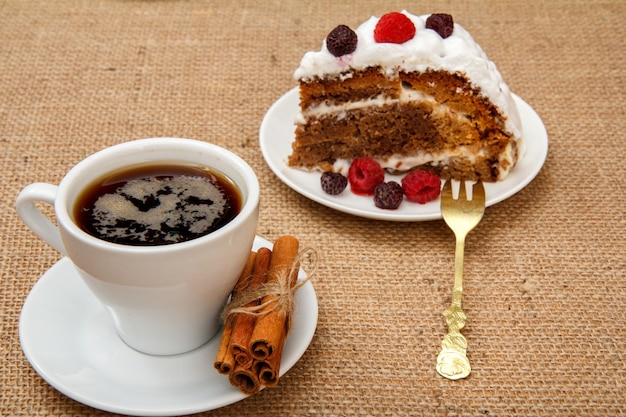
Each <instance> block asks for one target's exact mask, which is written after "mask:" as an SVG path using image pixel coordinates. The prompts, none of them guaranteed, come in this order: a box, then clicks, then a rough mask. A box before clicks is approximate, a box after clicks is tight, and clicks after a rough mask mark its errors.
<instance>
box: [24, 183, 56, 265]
mask: <svg viewBox="0 0 626 417" xmlns="http://www.w3.org/2000/svg"><path fill="white" fill-rule="evenodd" d="M58 188H59V187H57V186H56V185H52V184H47V183H43V182H36V183H33V184H30V185H28V186H26V187H24V189H23V190H22V191H21V192H20V194H19V195H18V196H17V200H16V202H15V208H16V209H17V214H18V215H19V216H20V218H21V219H22V221H23V222H24V224H26V226H28V228H29V229H31V230H32V231H33V232H35V233H36V234H37V235H38V236H39V237H40V238H42V239H43V240H44V241H45V242H46V243H48V244H49V245H50V246H52V247H53V248H54V249H56V250H57V251H59V252H61V253H62V254H63V255H65V247H64V246H63V241H62V240H61V233H60V232H59V228H58V227H57V226H55V225H54V224H53V223H52V221H50V219H49V218H48V216H46V215H45V214H43V213H42V212H41V210H39V208H38V207H37V206H36V204H35V203H37V202H44V203H47V204H50V205H51V206H53V207H54V199H55V197H56V193H57V189H58Z"/></svg>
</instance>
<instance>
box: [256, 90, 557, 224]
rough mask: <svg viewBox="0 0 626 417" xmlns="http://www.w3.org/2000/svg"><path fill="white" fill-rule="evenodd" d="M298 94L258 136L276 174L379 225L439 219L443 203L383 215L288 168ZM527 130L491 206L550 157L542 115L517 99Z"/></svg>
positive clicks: (369, 203) (282, 103) (489, 189)
mask: <svg viewBox="0 0 626 417" xmlns="http://www.w3.org/2000/svg"><path fill="white" fill-rule="evenodd" d="M298 97H299V96H298V88H297V87H296V88H294V89H292V90H290V91H289V92H287V93H286V94H285V95H283V96H282V97H281V98H279V99H278V100H277V101H276V102H274V104H273V105H272V106H271V107H270V109H269V110H268V111H267V113H266V114H265V117H264V118H263V121H262V123H261V128H260V131H259V140H260V145H261V152H262V153H263V157H264V158H265V161H266V162H267V164H268V165H269V167H270V169H271V170H272V171H274V174H276V176H277V177H278V178H279V179H280V180H281V181H283V182H284V183H285V184H287V185H288V186H289V187H291V188H292V189H293V190H295V191H297V192H298V193H300V194H302V195H303V196H305V197H307V198H309V199H311V200H313V201H316V202H318V203H320V204H323V205H325V206H327V207H330V208H333V209H335V210H338V211H342V212H345V213H349V214H353V215H355V216H360V217H366V218H371V219H378V220H391V221H422V220H436V219H440V218H441V209H440V202H439V199H436V200H434V201H431V202H429V203H427V204H423V205H422V204H415V203H408V202H405V203H403V204H402V205H401V206H400V208H398V209H397V210H382V209H379V208H377V207H376V206H375V205H374V201H373V199H372V198H368V197H363V196H358V195H355V194H353V193H351V192H349V191H347V190H346V191H344V192H343V193H341V194H340V195H337V196H332V195H329V194H326V193H325V192H324V191H323V190H322V188H321V186H320V175H321V174H320V173H319V172H306V171H302V170H299V169H294V168H289V167H288V166H287V163H286V161H287V158H288V157H289V155H290V154H291V143H292V142H293V141H294V130H295V127H294V119H295V117H296V116H297V114H298V112H299V105H298ZM513 98H514V99H515V102H516V103H517V106H518V109H519V112H520V116H521V118H522V125H523V129H524V141H525V143H526V151H525V153H524V156H523V158H522V159H521V160H520V161H519V162H518V164H517V166H516V167H515V169H514V170H513V171H511V173H510V174H509V175H508V176H507V177H506V178H505V179H504V180H503V181H500V182H497V183H485V192H486V196H487V206H491V205H493V204H496V203H499V202H500V201H502V200H505V199H507V198H509V197H511V196H512V195H514V194H515V193H517V192H518V191H520V190H521V189H523V188H524V187H526V185H528V184H529V183H530V182H531V181H532V180H533V179H534V178H535V177H536V176H537V174H538V173H539V171H540V170H541V167H542V166H543V164H544V162H545V160H546V157H547V155H548V133H547V132H546V128H545V126H544V125H543V122H542V121H541V118H540V117H539V115H538V114H537V113H536V112H535V111H534V110H533V109H532V107H530V105H528V104H527V103H526V102H525V101H524V100H522V99H521V98H519V97H518V96H516V95H513ZM401 178H402V177H401V176H397V175H389V174H387V175H386V181H390V180H394V181H398V182H400V179H401Z"/></svg>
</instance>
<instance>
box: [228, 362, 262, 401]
mask: <svg viewBox="0 0 626 417" xmlns="http://www.w3.org/2000/svg"><path fill="white" fill-rule="evenodd" d="M228 382H230V384H231V385H233V386H235V387H237V388H239V389H240V390H241V392H243V393H244V394H248V395H252V394H256V393H257V392H259V391H260V390H261V383H260V382H259V377H258V375H257V374H256V372H254V371H253V370H252V369H251V368H244V367H242V366H241V365H235V367H234V368H233V369H232V370H231V372H230V373H229V374H228Z"/></svg>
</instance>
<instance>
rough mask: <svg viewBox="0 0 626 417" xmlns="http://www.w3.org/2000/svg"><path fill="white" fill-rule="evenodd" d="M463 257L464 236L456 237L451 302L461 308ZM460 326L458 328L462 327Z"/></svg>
mask: <svg viewBox="0 0 626 417" xmlns="http://www.w3.org/2000/svg"><path fill="white" fill-rule="evenodd" d="M464 258H465V236H460V237H457V238H456V249H455V251H454V288H453V290H452V304H457V305H458V306H459V308H461V298H462V296H463V261H464ZM462 327H463V326H461V327H460V328H462Z"/></svg>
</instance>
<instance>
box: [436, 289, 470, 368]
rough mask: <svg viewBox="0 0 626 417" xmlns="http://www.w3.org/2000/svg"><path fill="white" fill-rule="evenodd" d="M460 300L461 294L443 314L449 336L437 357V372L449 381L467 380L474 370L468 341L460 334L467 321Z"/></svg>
mask: <svg viewBox="0 0 626 417" xmlns="http://www.w3.org/2000/svg"><path fill="white" fill-rule="evenodd" d="M454 295H457V294H454ZM460 299H461V297H460V294H458V298H457V297H454V296H453V300H454V301H453V302H452V305H450V307H449V308H448V309H447V310H446V311H444V313H443V315H444V317H445V319H446V323H447V324H448V334H447V335H446V336H445V337H444V338H443V340H442V341H441V353H439V356H438V357H437V372H438V373H439V375H441V376H443V377H444V378H448V379H461V378H465V377H467V376H468V375H469V374H470V372H471V370H472V369H471V367H470V363H469V359H467V355H466V353H467V339H465V336H463V335H462V334H461V332H460V330H461V329H462V328H463V327H464V326H465V320H466V316H465V313H463V310H462V309H461V305H460Z"/></svg>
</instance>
